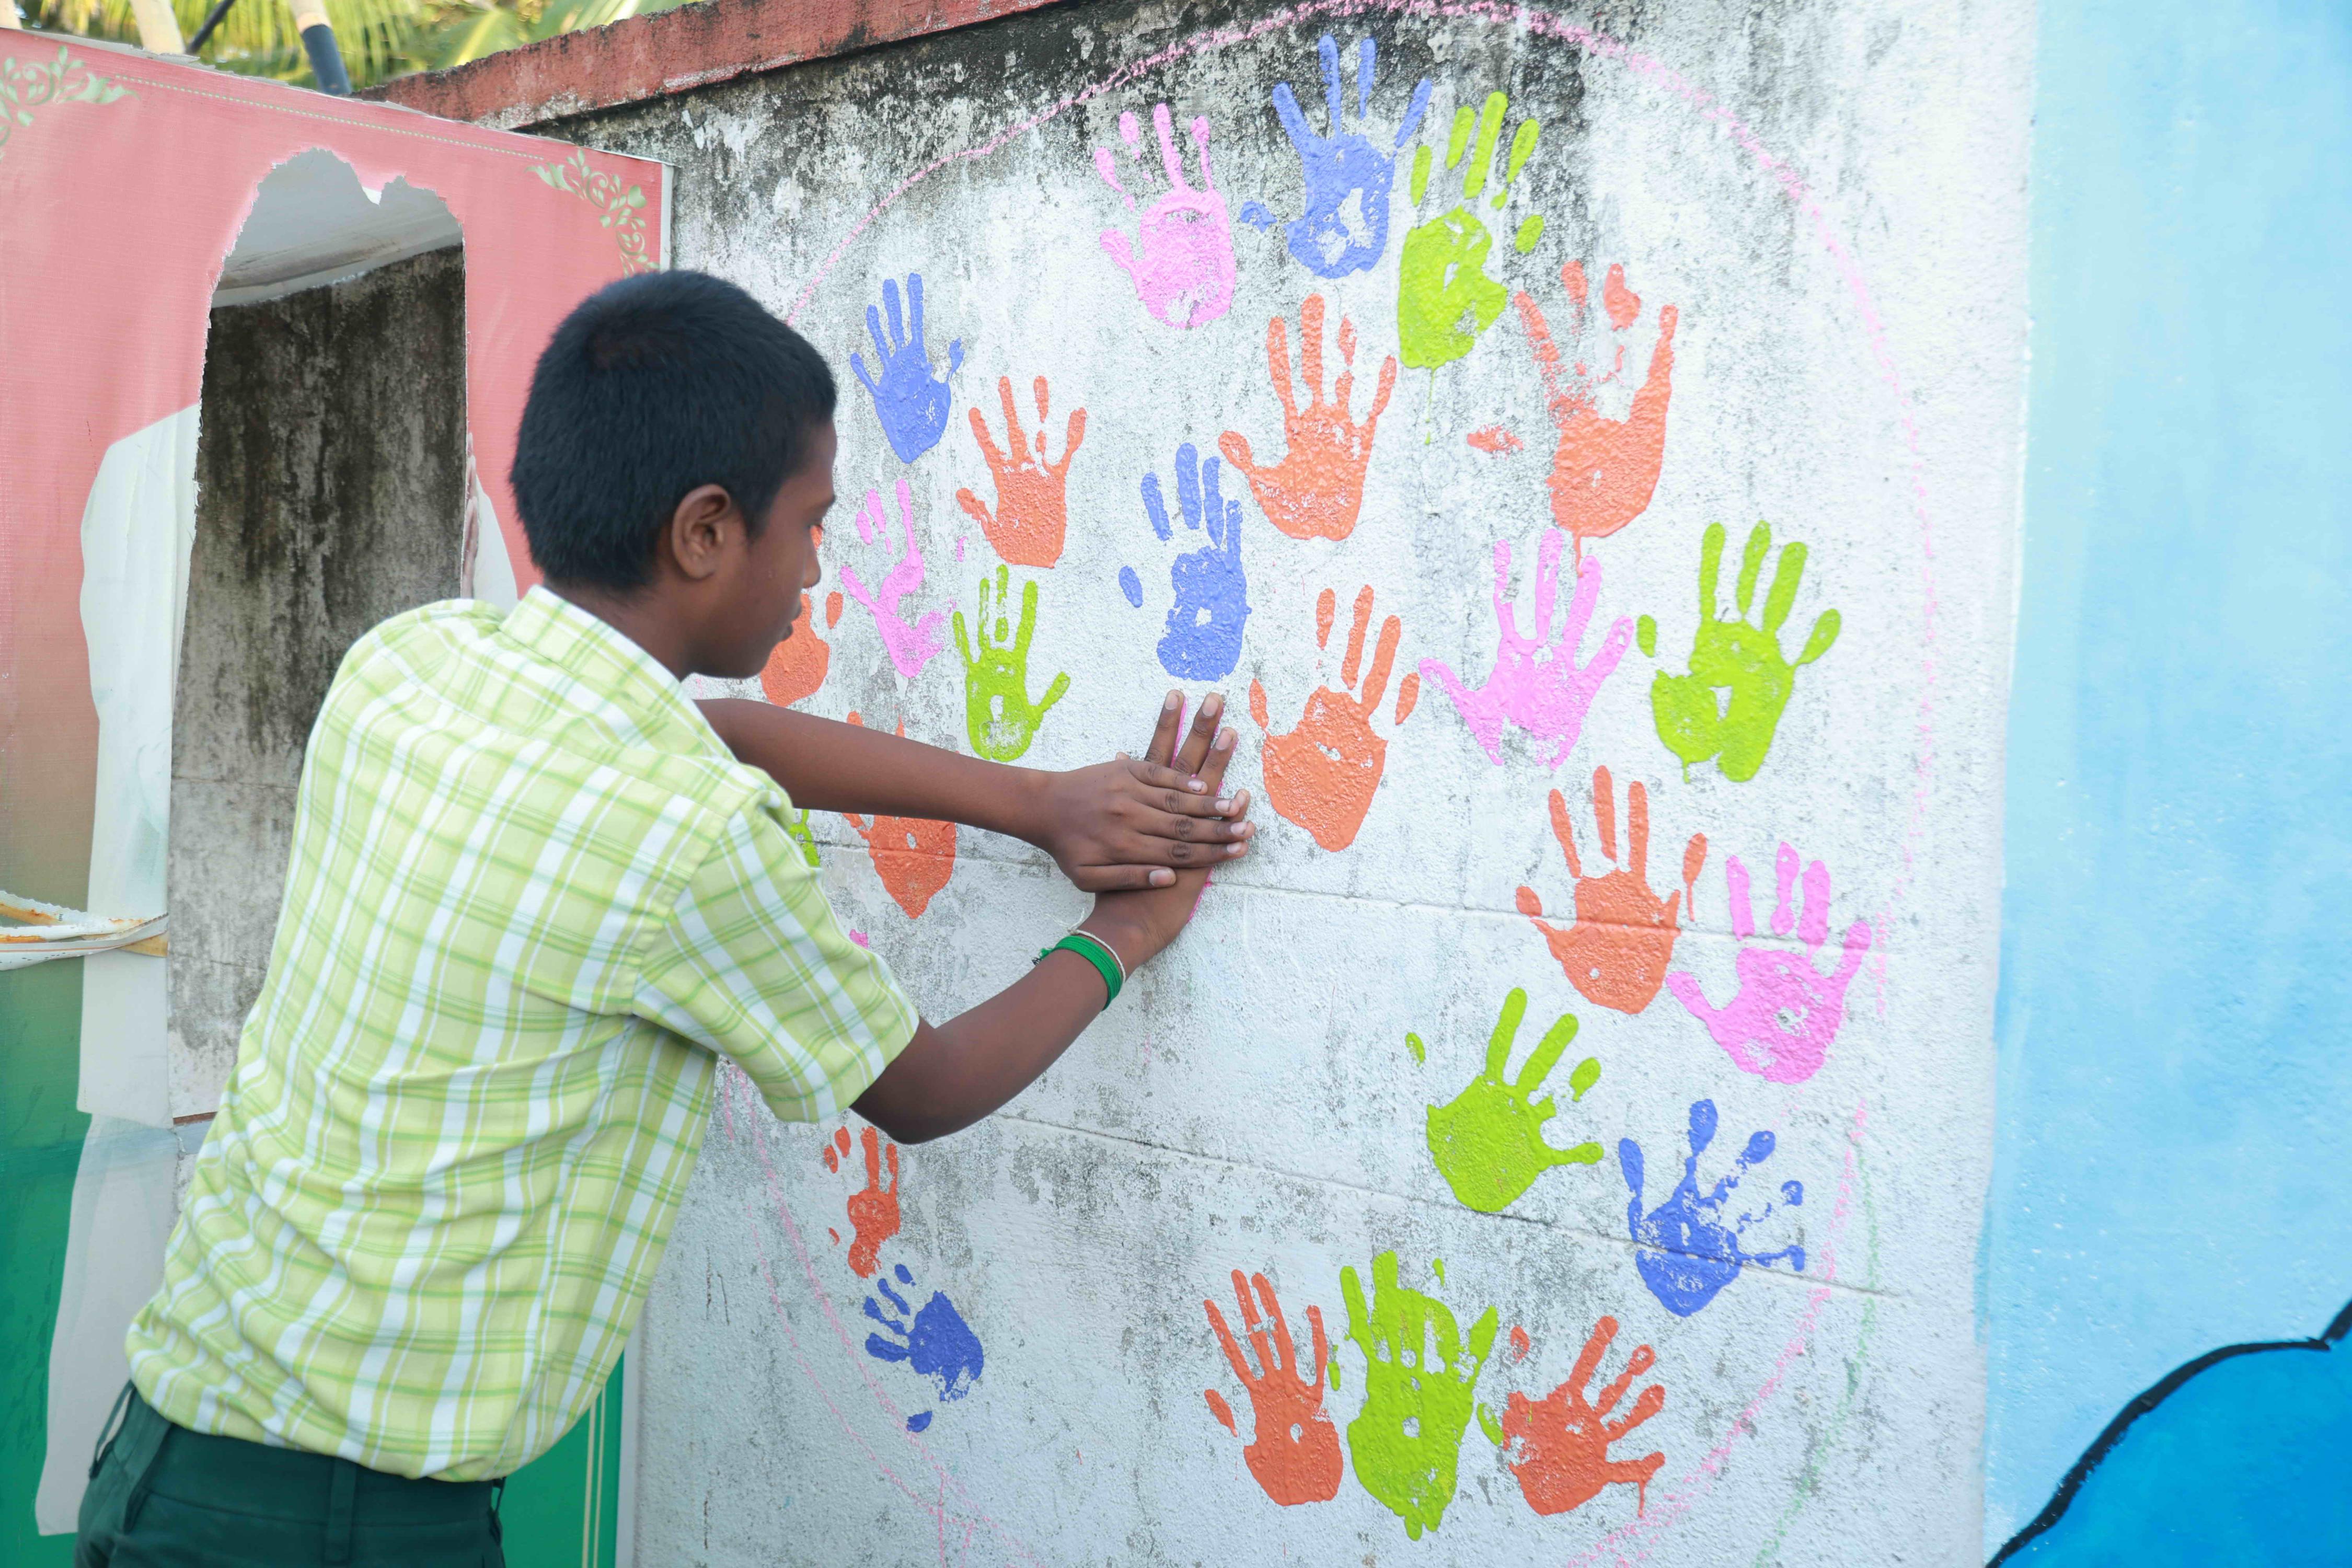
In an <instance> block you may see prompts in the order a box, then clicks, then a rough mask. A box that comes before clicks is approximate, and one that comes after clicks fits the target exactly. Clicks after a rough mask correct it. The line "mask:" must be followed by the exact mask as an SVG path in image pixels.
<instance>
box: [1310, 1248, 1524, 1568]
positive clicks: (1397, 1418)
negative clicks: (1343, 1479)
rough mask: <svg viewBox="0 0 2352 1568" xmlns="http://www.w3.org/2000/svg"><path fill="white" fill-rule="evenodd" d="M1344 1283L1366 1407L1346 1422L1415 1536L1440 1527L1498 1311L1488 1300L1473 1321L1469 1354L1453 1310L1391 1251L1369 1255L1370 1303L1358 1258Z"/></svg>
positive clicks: (1358, 1460) (1352, 1443) (1383, 1496)
mask: <svg viewBox="0 0 2352 1568" xmlns="http://www.w3.org/2000/svg"><path fill="white" fill-rule="evenodd" d="M1433 1267H1434V1265H1433ZM1439 1278H1440V1279H1443V1278H1444V1275H1443V1274H1440V1276H1439ZM1339 1291H1340V1294H1341V1295H1343V1296H1345V1297H1346V1298H1347V1301H1348V1337H1349V1339H1351V1340H1353V1341H1355V1342H1356V1344H1357V1347H1358V1348H1359V1349H1360V1350H1361V1351H1362V1352H1364V1363H1365V1378H1364V1408H1363V1410H1362V1411H1361V1412H1360V1414H1359V1415H1357V1416H1356V1418H1355V1419H1354V1420H1353V1421H1350V1422H1349V1423H1348V1452H1349V1456H1350V1459H1351V1462H1352V1463H1353V1465H1354V1467H1355V1471H1356V1479H1357V1480H1359V1481H1360V1482H1362V1483H1363V1488H1364V1489H1365V1490H1366V1491H1368V1492H1370V1493H1371V1494H1372V1496H1373V1497H1375V1498H1377V1499H1379V1500H1380V1501H1381V1504H1382V1505H1383V1506H1385V1507H1387V1508H1388V1509H1390V1510H1392V1511H1394V1513H1395V1514H1396V1516H1397V1517H1398V1518H1399V1519H1402V1520H1403V1521H1404V1532H1405V1534H1406V1535H1408V1536H1410V1537H1411V1538H1412V1539H1413V1540H1415V1541H1418V1540H1420V1539H1421V1532H1422V1531H1424V1530H1435V1529H1436V1528H1437V1521H1439V1520H1440V1519H1443V1518H1444V1515H1445V1505H1446V1504H1447V1503H1449V1502H1452V1501H1453V1500H1454V1470H1455V1466H1456V1464H1457V1463H1458V1461H1459V1460H1460V1458H1461V1450H1462V1434H1463V1433H1464V1431H1465V1430H1466V1429H1467V1428H1468V1426H1469V1425H1470V1412H1471V1407H1472V1405H1473V1398H1472V1394H1471V1390H1472V1389H1473V1388H1474V1387H1475V1385H1476V1384H1477V1382H1478V1373H1479V1372H1480V1371H1481V1370H1482V1369H1483V1368H1484V1367H1485V1366H1486V1352H1488V1351H1490V1350H1492V1349H1493V1348H1494V1345H1495V1330H1496V1325H1497V1322H1498V1320H1497V1318H1496V1312H1495V1309H1494V1308H1492V1307H1489V1308H1487V1309H1486V1311H1485V1313H1484V1314H1482V1315H1481V1316H1480V1317H1479V1319H1478V1321H1476V1322H1475V1323H1473V1324H1471V1325H1470V1343H1469V1346H1468V1352H1469V1353H1468V1355H1467V1356H1466V1357H1465V1355H1464V1353H1463V1352H1464V1346H1463V1343H1462V1333H1461V1330H1460V1329H1459V1328H1458V1327H1457V1326H1456V1324H1455V1322H1454V1313H1453V1311H1452V1310H1451V1309H1449V1308H1448V1307H1447V1306H1446V1305H1445V1303H1444V1302H1443V1301H1440V1300H1436V1299H1435V1298H1434V1297H1431V1296H1424V1295H1423V1294H1422V1293H1421V1292H1420V1291H1418V1290H1413V1289H1407V1288H1405V1287H1404V1286H1402V1285H1400V1284H1398V1283H1397V1255H1396V1254H1395V1253H1394V1252H1392V1251H1391V1252H1383V1253H1381V1255H1380V1256H1379V1257H1377V1258H1373V1259H1372V1301H1371V1305H1370V1307H1369V1308H1367V1307H1366V1306H1365V1304H1364V1285H1363V1281H1362V1280H1361V1279H1359V1278H1358V1277H1357V1274H1356V1270H1355V1268H1353V1267H1352V1266H1351V1267H1349V1268H1342V1269H1340V1270H1339ZM1332 1365H1333V1370H1334V1371H1336V1370H1338V1363H1336V1362H1335V1363H1332Z"/></svg>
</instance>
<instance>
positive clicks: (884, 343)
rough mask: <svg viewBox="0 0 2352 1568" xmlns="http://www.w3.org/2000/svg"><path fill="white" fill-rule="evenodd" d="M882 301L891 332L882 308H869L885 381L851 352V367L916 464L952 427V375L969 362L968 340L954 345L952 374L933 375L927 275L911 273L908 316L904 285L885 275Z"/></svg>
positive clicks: (895, 445)
mask: <svg viewBox="0 0 2352 1568" xmlns="http://www.w3.org/2000/svg"><path fill="white" fill-rule="evenodd" d="M882 304H883V307H884V309H885V310H888V311H889V313H890V335H889V336H888V337H887V338H886V337H884V336H883V335H882V316H881V312H880V311H877V310H875V309H874V307H873V306H871V305H868V306H866V331H868V332H870V333H872V334H873V337H874V352H875V353H876V355H877V360H878V363H880V364H881V366H882V374H881V378H880V379H879V380H877V379H876V378H875V377H874V376H872V375H870V374H867V373H866V360H865V358H864V356H862V355H860V354H856V353H853V354H851V355H850V356H849V368H850V369H852V370H854V371H856V373H857V379H858V380H860V381H862V382H864V383H865V384H866V391H867V392H869V393H871V394H873V395H874V416H875V417H876V418H877V419H879V420H880V421H881V422H882V434H883V435H885V436H887V437H889V438H890V450H892V451H894V452H896V453H898V460H899V461H900V462H902V463H911V462H913V461H914V460H915V459H916V458H919V457H921V456H922V455H923V454H924V453H926V452H928V451H929V450H930V449H931V448H932V447H936V446H938V445H939V444H940V433H941V432H942V431H944V430H945V429H947V427H948V405H949V403H950V397H949V395H948V381H947V377H948V375H953V374H955V373H956V368H957V367H958V366H959V365H961V364H962V363H963V340H962V339H961V338H958V339H957V340H956V341H955V342H951V343H950V344H948V369H947V375H942V376H939V377H937V378H934V377H933V376H932V374H931V358H930V353H929V350H927V349H926V348H925V347H924V346H923V275H922V274H921V273H919V272H909V273H908V274H907V319H906V320H905V321H901V320H900V319H899V316H898V280H897V279H884V280H883V283H882Z"/></svg>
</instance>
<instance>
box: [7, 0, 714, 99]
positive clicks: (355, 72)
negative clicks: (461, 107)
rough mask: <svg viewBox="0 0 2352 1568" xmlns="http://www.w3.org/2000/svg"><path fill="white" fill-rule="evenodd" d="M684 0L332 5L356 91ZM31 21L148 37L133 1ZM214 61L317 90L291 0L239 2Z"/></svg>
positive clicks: (63, 10) (198, 9)
mask: <svg viewBox="0 0 2352 1568" xmlns="http://www.w3.org/2000/svg"><path fill="white" fill-rule="evenodd" d="M683 3H685V0H325V5H326V11H327V19H328V20H329V21H330V22H331V23H332V24H334V28H335V42H336V44H337V46H338V47H341V50H342V55H343V68H344V69H345V70H347V71H349V72H350V73H351V78H352V86H353V87H372V86H373V85H374V84H376V83H377V82H381V81H384V80H386V79H390V78H392V77H396V76H405V75H407V74H408V73H410V72H411V71H420V70H442V69H446V68H448V67H450V66H461V65H464V64H465V63H466V62H467V61H468V60H478V59H480V58H482V57H483V56H485V55H494V54H497V53H498V52H499V50H501V49H510V48H514V47H517V46H518V45H521V44H532V43H537V42H539V41H540V40H541V39H542V38H551V37H555V36H556V35H557V34H559V33H576V32H579V31H580V30H582V29H583V28H586V27H601V26H604V25H605V24H606V23H609V22H617V21H620V20H622V19H623V18H625V17H627V16H640V15H645V14H647V13H650V12H654V11H667V10H669V9H672V8H673V7H675V6H677V5H680V4H683ZM211 4H212V0H172V8H173V12H174V13H176V14H177V16H179V19H180V36H181V37H194V36H195V31H196V29H197V28H198V27H200V26H203V25H204V19H205V12H206V11H208V10H209V9H210V8H211ZM20 5H21V6H22V9H23V10H24V13H25V20H26V22H28V23H30V24H31V25H33V26H40V27H47V28H51V29H54V30H56V31H58V32H64V33H79V34H80V35H81V36H82V37H90V38H108V39H113V40H116V41H119V42H122V43H132V44H135V43H137V42H138V41H139V25H138V23H137V21H136V20H135V19H134V18H133V16H132V15H131V0H20ZM204 58H205V63H206V64H207V65H214V66H218V67H219V68H222V69H224V70H233V71H238V72H242V73H243V74H245V75H247V76H262V77H269V78H272V79H276V80H278V81H287V82H293V83H295V84H296V85H298V86H301V87H310V86H314V85H316V84H315V82H314V80H313V79H312V77H311V75H310V59H309V58H308V57H306V56H305V55H304V54H303V52H302V38H301V35H300V34H299V33H297V32H296V31H295V30H294V13H293V9H292V7H291V6H290V5H288V3H287V0H236V4H235V5H232V6H231V7H230V8H229V13H228V15H227V16H226V17H224V18H223V19H222V21H221V25H220V26H218V27H216V28H215V29H214V31H213V36H212V37H210V38H208V39H206V40H205V49H204Z"/></svg>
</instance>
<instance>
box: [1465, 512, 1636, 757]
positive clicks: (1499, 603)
mask: <svg viewBox="0 0 2352 1568" xmlns="http://www.w3.org/2000/svg"><path fill="white" fill-rule="evenodd" d="M1559 552H1560V536H1559V531H1558V530H1557V529H1547V530H1546V531H1545V532H1544V537H1543V542H1542V544H1540V545H1538V547H1537V550H1536V626H1535V635H1534V636H1532V637H1522V636H1520V635H1519V629H1518V625H1517V620H1516V619H1515V618H1514V617H1513V616H1512V614H1511V606H1510V605H1508V604H1507V603H1506V602H1505V600H1504V597H1503V595H1505V594H1506V593H1507V592H1508V591H1509V589H1510V585H1511V546H1510V543H1509V542H1508V541H1505V540H1497V541H1496V543H1495V620H1496V626H1497V633H1496V647H1495V669H1494V673H1493V674H1491V675H1489V676H1487V677H1486V685H1484V686H1482V687H1480V688H1479V689H1477V690H1475V691H1472V690H1470V689H1468V688H1466V687H1465V686H1464V685H1463V683H1462V678H1461V677H1460V676H1458V675H1455V674H1454V671H1453V670H1452V669H1451V668H1449V667H1447V666H1446V665H1444V663H1441V662H1440V661H1439V660H1437V659H1433V658H1425V659H1423V660H1422V661H1421V673H1422V675H1423V678H1424V679H1430V680H1433V681H1435V682H1437V684H1438V685H1440V686H1442V687H1444V689H1445V694H1446V695H1447V696H1448V697H1451V698H1453V699H1454V707H1456V708H1458V709H1460V710H1461V711H1462V721H1463V722H1464V723H1465V724H1467V725H1469V726H1470V733H1471V734H1472V735H1474V736H1475V737H1476V738H1477V741H1478V744H1479V745H1480V746H1482V747H1484V748H1485V749H1486V755H1487V757H1488V759H1489V760H1491V761H1492V762H1494V763H1496V764H1497V765H1500V763H1502V760H1503V731H1504V728H1505V727H1506V726H1507V725H1511V724H1516V725H1517V726H1518V727H1519V728H1520V729H1522V730H1525V731H1528V733H1530V734H1532V735H1534V736H1536V737H1537V738H1538V740H1547V741H1556V742H1559V745H1558V747H1557V749H1555V750H1554V751H1553V752H1552V756H1551V761H1550V762H1549V763H1548V764H1546V765H1547V766H1549V767H1555V768H1556V767H1558V766H1559V764H1560V763H1564V762H1566V761H1567V760H1568V753H1569V751H1570V748H1571V747H1573V746H1574V745H1575V744H1576V738H1577V736H1578V735H1579V734H1580V733H1582V731H1583V730H1584V715H1585V713H1586V711H1587V710H1589V709H1591V706H1592V700H1593V698H1594V697H1596V696H1598V695H1599V694H1600V691H1601V682H1602V681H1604V680H1607V679H1609V677H1610V675H1611V674H1612V673H1613V672H1614V671H1615V669H1616V668H1617V661H1618V660H1619V659H1621V658H1624V657H1625V645H1626V644H1627V643H1628V642H1630V641H1632V640H1633V622H1631V621H1629V620H1625V619H1623V618H1622V617H1621V618H1619V619H1618V620H1617V621H1616V622H1614V623H1613V624H1612V626H1610V628H1609V635H1608V636H1607V637H1605V638H1603V639H1602V641H1601V651H1600V652H1598V653H1596V654H1594V655H1593V656H1592V658H1591V662H1589V663H1586V664H1583V665H1579V664H1578V663H1577V662H1576V649H1577V645H1578V644H1580V643H1581V642H1582V641H1583V640H1584V629H1585V627H1586V626H1590V625H1591V621H1592V610H1593V606H1594V605H1595V604H1596V603H1597V602H1598V601H1599V600H1600V598H1601V562H1600V561H1599V559H1598V558H1594V559H1591V560H1587V561H1586V562H1585V563H1583V564H1582V565H1581V566H1580V567H1579V568H1578V569H1577V574H1576V597H1575V598H1574V599H1573V600H1572V601H1571V602H1570V605H1569V607H1568V620H1567V622H1566V624H1564V625H1563V626H1561V627H1560V629H1559V642H1558V643H1556V644H1553V645H1552V646H1550V647H1546V646H1545V645H1544V639H1545V638H1546V637H1549V636H1550V635H1551V611H1552V604H1553V601H1554V600H1555V599H1556V598H1557V596H1558V595H1559Z"/></svg>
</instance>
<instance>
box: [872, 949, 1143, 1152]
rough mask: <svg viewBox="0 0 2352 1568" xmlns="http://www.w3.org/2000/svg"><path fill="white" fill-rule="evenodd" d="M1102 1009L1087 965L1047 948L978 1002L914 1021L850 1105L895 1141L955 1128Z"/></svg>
mask: <svg viewBox="0 0 2352 1568" xmlns="http://www.w3.org/2000/svg"><path fill="white" fill-rule="evenodd" d="M1102 1010H1103V981H1102V976H1101V975H1100V974H1098V973H1096V972H1095V969H1094V967H1093V965H1091V964H1089V963H1087V961H1086V960H1085V959H1083V958H1080V957H1078V956H1077V955H1076V953H1072V952H1052V953H1048V954H1047V955H1046V956H1045V961H1044V962H1042V963H1038V964H1037V965H1035V966H1034V968H1032V969H1031V970H1030V971H1029V973H1026V974H1024V975H1023V976H1022V977H1021V978H1020V979H1019V980H1016V981H1014V982H1013V984H1011V985H1010V986H1007V987H1006V988H1005V989H1004V990H1003V991H1000V992H998V993H997V994H995V995H993V996H992V997H990V998H989V999H988V1000H987V1001H985V1002H982V1003H981V1004H980V1005H978V1006H975V1007H973V1008H971V1009H970V1010H969V1011H967V1012H964V1013H961V1014H959V1015H957V1016H955V1017H953V1018H950V1019H949V1020H948V1021H947V1022H946V1023H944V1024H940V1025H937V1026H933V1025H930V1024H923V1025H919V1026H917V1028H916V1031H915V1037H914V1038H913V1039H912V1040H910V1041H908V1045H907V1048H906V1049H905V1050H903V1051H901V1052H900V1053H899V1054H898V1058H897V1059H895V1060H894V1061H892V1062H891V1064H890V1065H889V1066H888V1067H887V1068H884V1069H883V1072H882V1076H881V1077H879V1078H877V1079H875V1080H874V1082H873V1083H872V1084H871V1085H869V1086H868V1087H867V1089H866V1092H865V1093H864V1094H862V1095H860V1096H859V1097H858V1098H857V1100H856V1105H855V1106H854V1109H855V1110H856V1112H857V1113H858V1114H859V1115H860V1116H863V1117H864V1118H866V1121H871V1122H872V1123H874V1125H875V1126H877V1127H879V1128H880V1129H881V1130H882V1131H885V1132H887V1133H888V1134H889V1135H890V1136H891V1138H893V1139H894V1140H896V1141H897V1142H900V1143H922V1142H929V1140H931V1139H933V1138H944V1137H946V1136H947V1135H948V1134H949V1133H950V1132H960V1131H962V1130H963V1129H965V1128H967V1127H969V1126H971V1124H972V1123H973V1122H975V1121H979V1120H981V1118H982V1117H984V1116H987V1115H989V1114H991V1113H992V1112H993V1111H995V1110H998V1109H1000V1108H1001V1107H1003V1105H1004V1104H1005V1103H1006V1102H1007V1101H1009V1100H1012V1099H1013V1096H1014V1095H1017V1094H1019V1093H1020V1092H1021V1091H1022V1090H1023V1089H1026V1088H1028V1087H1029V1085H1030V1084H1032V1083H1034V1082H1035V1081H1036V1080H1037V1079H1038V1078H1039V1077H1040V1076H1041V1075H1043V1074H1044V1072H1045V1069H1046V1068H1050V1067H1052V1066H1053V1065H1054V1064H1055V1062H1056V1061H1058V1060H1060V1059H1061V1056H1062V1053H1063V1052H1064V1051H1066V1050H1068V1049H1069V1048H1070V1047H1071V1045H1072V1044H1073V1043H1074V1042H1076V1039H1077V1037H1079V1036H1080V1035H1081V1034H1084V1033H1085V1032H1086V1027H1087V1025H1088V1024H1091V1023H1093V1022H1094V1021H1095V1019H1096V1018H1097V1017H1099V1016H1101V1014H1102Z"/></svg>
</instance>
